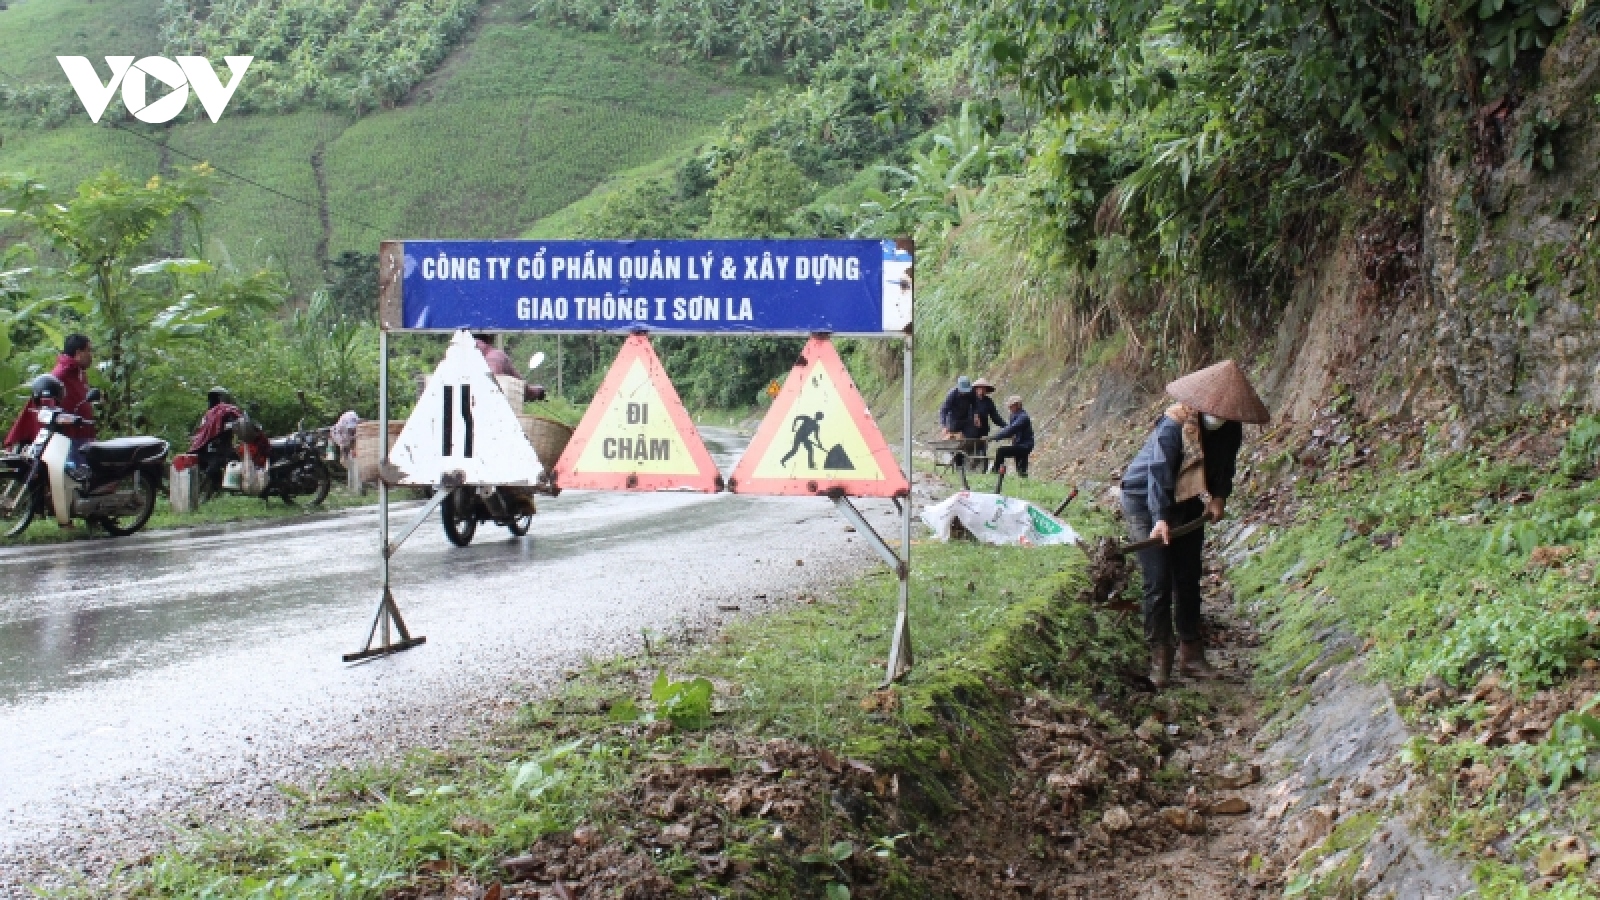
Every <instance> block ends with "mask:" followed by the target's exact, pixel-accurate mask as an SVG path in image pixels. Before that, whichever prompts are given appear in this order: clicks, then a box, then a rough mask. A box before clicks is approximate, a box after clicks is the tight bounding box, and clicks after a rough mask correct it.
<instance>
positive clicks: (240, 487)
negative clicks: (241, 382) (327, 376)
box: [200, 396, 333, 506]
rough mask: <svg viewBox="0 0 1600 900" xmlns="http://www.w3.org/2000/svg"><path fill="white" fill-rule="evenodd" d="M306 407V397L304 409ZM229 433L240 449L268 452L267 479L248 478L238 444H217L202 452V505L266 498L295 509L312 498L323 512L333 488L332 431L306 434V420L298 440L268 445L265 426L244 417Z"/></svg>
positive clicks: (286, 439)
mask: <svg viewBox="0 0 1600 900" xmlns="http://www.w3.org/2000/svg"><path fill="white" fill-rule="evenodd" d="M304 402H305V398H304V396H302V397H301V403H302V404H304ZM225 428H226V430H227V431H228V432H229V435H230V436H231V438H237V439H238V441H239V443H240V444H245V445H250V446H256V447H260V446H262V445H264V446H265V450H266V452H265V456H266V472H265V473H263V474H264V477H262V475H257V476H256V477H254V478H251V477H246V472H245V468H244V461H243V460H242V459H240V457H239V451H238V449H237V447H236V446H235V445H234V442H233V440H232V439H228V440H221V439H219V440H215V441H212V442H211V443H210V444H207V446H206V447H205V448H204V449H202V450H201V451H200V470H201V473H202V475H201V484H200V501H201V502H202V503H204V502H206V501H208V500H210V499H212V498H213V497H215V496H217V494H219V493H231V494H246V495H249V496H260V497H263V498H271V497H274V496H278V497H282V498H283V502H285V503H293V502H294V500H295V498H296V497H303V496H309V497H310V498H311V500H310V503H311V505H312V506H319V505H321V504H322V501H324V500H326V499H327V498H328V489H329V488H330V487H331V486H332V483H333V478H332V475H331V474H330V473H329V472H328V466H327V463H326V461H325V460H326V459H327V458H328V457H329V455H330V452H331V451H330V450H329V448H330V447H331V446H332V441H331V439H330V434H331V431H330V429H328V428H315V429H307V428H306V427H305V419H304V418H302V419H301V420H300V422H299V423H298V424H296V425H295V432H294V433H293V434H291V435H288V436H287V437H281V438H273V439H271V440H270V441H263V440H262V434H261V426H260V425H258V424H256V422H255V421H254V420H252V419H251V418H250V417H249V416H248V415H245V414H241V415H240V416H239V417H238V418H236V419H234V420H233V421H231V422H229V423H228V424H227V426H225Z"/></svg>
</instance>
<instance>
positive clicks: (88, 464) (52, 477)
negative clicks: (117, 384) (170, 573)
mask: <svg viewBox="0 0 1600 900" xmlns="http://www.w3.org/2000/svg"><path fill="white" fill-rule="evenodd" d="M88 399H89V402H91V403H94V402H98V401H99V399H100V391H99V390H98V389H93V390H90V391H89V398H88ZM43 403H48V404H49V405H41V407H40V408H39V409H38V410H37V411H36V414H37V415H38V417H39V425H40V428H39V434H38V436H37V437H36V438H34V441H33V444H32V445H31V446H29V447H28V448H27V449H25V450H24V451H23V452H21V453H8V454H5V455H0V527H4V528H5V534H6V537H16V536H17V535H19V534H21V533H22V532H23V531H25V530H26V529H27V527H28V525H29V523H31V522H32V521H33V519H34V517H35V516H38V515H49V514H54V515H55V518H56V521H57V522H58V523H60V524H61V525H63V526H66V525H71V524H72V520H73V519H74V518H78V519H82V520H84V521H85V522H87V523H88V524H90V525H94V526H98V527H100V528H103V529H105V531H106V532H107V533H108V534H111V535H113V536H116V537H121V536H123V535H129V534H133V533H134V532H136V531H138V530H139V529H141V528H143V527H144V526H145V524H146V523H148V522H149V521H150V515H151V513H153V512H155V508H156V494H157V493H158V492H159V491H160V490H161V478H162V475H163V474H164V473H165V471H166V461H167V442H166V441H163V440H161V439H160V438H155V437H125V438H115V439H113V440H109V441H93V442H90V443H88V444H84V445H83V447H82V448H81V451H80V455H81V456H82V462H80V463H79V464H77V465H76V466H71V467H70V471H69V465H68V460H69V456H70V454H71V450H72V441H71V439H69V438H68V437H67V436H66V435H65V434H61V433H60V432H61V430H62V429H63V428H66V427H67V426H70V425H78V424H93V423H92V422H90V421H89V420H87V419H84V418H82V417H81V416H77V415H74V414H72V413H68V412H67V411H66V410H62V409H57V408H56V407H55V406H54V401H53V400H46V401H43Z"/></svg>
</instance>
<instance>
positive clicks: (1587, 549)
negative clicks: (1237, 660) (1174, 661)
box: [1233, 414, 1600, 898]
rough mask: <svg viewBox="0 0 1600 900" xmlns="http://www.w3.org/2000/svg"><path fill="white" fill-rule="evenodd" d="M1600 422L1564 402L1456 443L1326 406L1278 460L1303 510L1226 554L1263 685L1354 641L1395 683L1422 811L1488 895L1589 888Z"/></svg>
mask: <svg viewBox="0 0 1600 900" xmlns="http://www.w3.org/2000/svg"><path fill="white" fill-rule="evenodd" d="M1597 435H1600V422H1597V421H1596V420H1594V419H1590V418H1587V417H1580V418H1577V419H1576V420H1573V419H1571V418H1565V419H1563V418H1561V417H1560V416H1559V414H1558V415H1552V416H1551V417H1549V418H1548V419H1545V420H1540V421H1535V422H1518V423H1513V424H1511V425H1508V426H1506V427H1505V428H1502V429H1493V430H1484V431H1482V432H1480V433H1479V434H1477V435H1475V437H1474V440H1473V441H1472V442H1471V445H1470V446H1469V447H1468V448H1467V449H1465V450H1458V451H1451V450H1445V449H1443V448H1442V444H1443V441H1442V434H1441V432H1440V430H1439V428H1438V427H1437V426H1430V427H1429V428H1427V429H1410V430H1405V429H1398V428H1395V427H1391V426H1385V425H1366V424H1362V423H1359V422H1356V421H1354V420H1349V419H1345V420H1335V421H1334V422H1331V423H1328V427H1327V428H1325V429H1322V430H1320V431H1319V432H1318V436H1317V437H1314V438H1313V441H1312V445H1308V447H1307V448H1303V449H1301V450H1300V451H1299V452H1294V453H1290V454H1289V455H1288V456H1287V457H1285V459H1284V460H1280V462H1282V463H1284V464H1287V465H1298V466H1299V468H1298V469H1297V470H1296V472H1295V474H1296V475H1297V476H1298V482H1297V484H1296V486H1295V487H1294V488H1293V489H1292V490H1293V494H1294V499H1295V502H1297V503H1298V504H1299V509H1298V512H1297V513H1296V514H1294V516H1293V518H1292V520H1291V521H1289V522H1287V523H1285V524H1283V525H1281V526H1278V527H1270V526H1269V527H1266V528H1262V529H1260V530H1259V531H1258V532H1256V533H1255V534H1253V535H1252V536H1251V538H1249V540H1250V541H1251V542H1252V543H1254V544H1256V546H1257V547H1258V548H1259V552H1258V553H1257V554H1256V555H1255V556H1254V558H1253V559H1252V560H1251V561H1250V562H1249V563H1248V564H1247V565H1245V566H1243V567H1242V568H1240V569H1237V570H1235V571H1234V573H1233V580H1234V583H1235V585H1236V588H1237V596H1238V598H1239V600H1240V601H1241V602H1242V603H1244V604H1246V605H1247V606H1248V607H1249V608H1250V609H1251V610H1252V611H1253V612H1254V613H1255V614H1256V615H1257V616H1259V617H1260V618H1261V619H1262V621H1263V631H1264V633H1265V634H1266V635H1267V640H1266V643H1265V645H1264V647H1263V651H1262V655H1261V658H1260V670H1261V671H1262V672H1264V673H1266V674H1265V676H1264V677H1265V678H1266V679H1267V681H1268V686H1269V687H1271V688H1287V687H1288V686H1290V685H1292V684H1296V683H1300V684H1304V683H1308V682H1309V681H1310V680H1311V679H1312V678H1314V677H1315V676H1316V675H1318V674H1320V673H1321V672H1322V671H1325V670H1326V669H1328V668H1330V667H1331V666H1333V665H1336V664H1338V663H1340V662H1342V661H1344V660H1346V659H1349V658H1352V657H1354V656H1355V655H1356V654H1358V653H1362V652H1364V653H1365V654H1366V663H1365V664H1366V670H1367V672H1368V673H1369V674H1370V675H1371V676H1372V677H1375V678H1381V679H1384V680H1385V681H1386V682H1388V684H1389V685H1390V686H1391V687H1392V688H1393V689H1394V690H1395V691H1396V692H1397V695H1398V696H1397V700H1399V701H1400V702H1401V704H1402V712H1403V714H1404V715H1405V716H1406V718H1407V719H1408V720H1409V721H1410V723H1411V724H1412V725H1413V727H1414V729H1415V731H1416V732H1417V735H1416V736H1415V737H1414V738H1413V739H1412V740H1411V742H1410V744H1409V745H1408V746H1407V748H1406V752H1405V762H1407V763H1408V764H1409V765H1410V766H1411V767H1412V768H1413V770H1414V771H1415V772H1416V773H1417V774H1418V775H1420V776H1421V779H1422V783H1423V785H1424V786H1423V788H1422V789H1421V790H1420V791H1418V792H1417V794H1418V803H1419V804H1420V807H1421V809H1422V810H1423V811H1424V814H1423V815H1421V816H1419V817H1418V818H1419V821H1420V822H1421V824H1423V825H1424V827H1427V828H1428V829H1429V830H1430V831H1431V836H1432V837H1434V838H1436V839H1439V840H1442V841H1443V842H1444V843H1446V844H1447V845H1448V846H1450V847H1452V848H1453V849H1455V850H1458V851H1461V852H1463V853H1466V854H1468V855H1469V856H1470V857H1471V858H1473V859H1475V860H1476V861H1477V872H1476V879H1477V881H1478V886H1479V890H1480V892H1481V894H1482V895H1483V896H1484V897H1486V898H1520V897H1532V896H1551V897H1579V896H1582V897H1592V896H1600V892H1597V889H1596V887H1595V885H1594V883H1593V882H1592V881H1591V880H1590V879H1588V877H1587V876H1586V875H1585V874H1584V871H1585V870H1586V869H1587V865H1588V851H1587V847H1589V846H1592V844H1593V842H1594V841H1595V838H1596V837H1597V835H1600V831H1597V828H1600V785H1596V784H1594V783H1592V782H1590V781H1589V779H1588V773H1589V771H1590V769H1591V767H1590V765H1589V760H1590V759H1591V758H1592V755H1593V754H1595V753H1597V752H1600V719H1597V718H1595V717H1594V716H1592V715H1590V713H1589V709H1590V707H1591V706H1593V705H1594V703H1595V700H1594V698H1595V696H1596V693H1595V692H1596V690H1597V689H1600V678H1597V677H1596V675H1595V670H1596V669H1600V665H1597V664H1596V662H1595V660H1594V657H1595V654H1596V646H1597V644H1600V631H1597V628H1596V623H1600V592H1597V591H1596V587H1595V565H1594V560H1595V558H1596V554H1597V552H1600V506H1597V503H1600V481H1594V480H1591V479H1592V476H1593V474H1594V466H1595V462H1596V436H1597ZM1307 460H1310V461H1311V462H1312V463H1313V464H1312V465H1309V466H1308V465H1306V461H1307ZM1270 464H1271V461H1269V462H1268V463H1266V464H1263V467H1266V466H1267V465H1270ZM1291 693H1293V692H1290V691H1286V690H1267V691H1264V692H1263V694H1264V695H1266V696H1273V695H1276V696H1280V697H1288V696H1290V694H1291ZM1573 840H1576V841H1577V846H1578V847H1579V848H1582V849H1574V848H1573V846H1572V845H1571V843H1570V842H1571V841H1573ZM1563 847H1565V848H1566V849H1565V850H1563V849H1561V848H1563ZM1304 887H1306V889H1308V890H1309V889H1310V886H1304Z"/></svg>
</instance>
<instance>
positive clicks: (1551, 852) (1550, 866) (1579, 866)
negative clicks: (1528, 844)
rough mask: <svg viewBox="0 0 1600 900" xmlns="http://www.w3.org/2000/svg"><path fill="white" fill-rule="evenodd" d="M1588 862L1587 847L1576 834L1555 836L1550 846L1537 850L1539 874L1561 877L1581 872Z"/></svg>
mask: <svg viewBox="0 0 1600 900" xmlns="http://www.w3.org/2000/svg"><path fill="white" fill-rule="evenodd" d="M1588 864H1589V848H1588V847H1587V846H1585V845H1584V843H1583V838H1580V837H1578V836H1576V835H1570V834H1569V835H1567V836H1566V837H1561V838H1556V840H1555V841H1553V842H1552V843H1551V844H1550V846H1548V847H1546V848H1544V849H1543V850H1541V851H1539V860H1538V867H1539V874H1540V875H1545V876H1553V877H1557V878H1559V877H1562V876H1565V875H1570V874H1572V873H1574V872H1582V871H1583V870H1584V869H1585V868H1586V867H1587V866H1588Z"/></svg>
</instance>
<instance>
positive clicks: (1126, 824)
mask: <svg viewBox="0 0 1600 900" xmlns="http://www.w3.org/2000/svg"><path fill="white" fill-rule="evenodd" d="M1100 824H1101V825H1103V826H1104V827H1105V829H1106V830H1107V831H1109V832H1111V833H1112V834H1117V833H1119V832H1123V831H1127V830H1128V829H1130V828H1132V827H1133V817H1132V816H1130V815H1128V811H1127V810H1126V809H1123V808H1122V807H1120V806H1113V807H1110V808H1108V809H1107V810H1106V811H1105V814H1104V815H1102V816H1101V817H1100Z"/></svg>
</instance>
